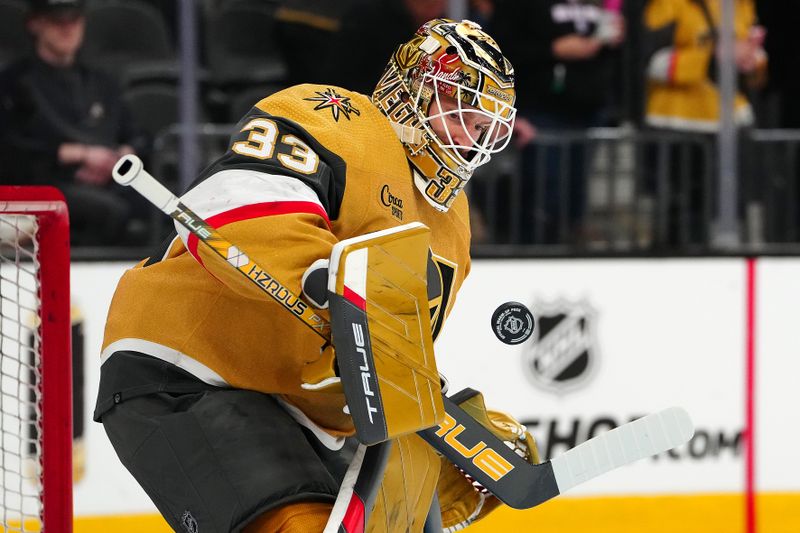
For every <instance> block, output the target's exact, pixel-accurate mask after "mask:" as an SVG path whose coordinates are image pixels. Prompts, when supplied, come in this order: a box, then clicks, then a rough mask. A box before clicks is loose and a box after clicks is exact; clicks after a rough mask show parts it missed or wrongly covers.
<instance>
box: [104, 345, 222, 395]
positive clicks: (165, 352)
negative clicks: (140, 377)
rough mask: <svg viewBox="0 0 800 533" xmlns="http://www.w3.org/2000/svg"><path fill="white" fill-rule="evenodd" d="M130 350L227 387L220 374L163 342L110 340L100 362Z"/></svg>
mask: <svg viewBox="0 0 800 533" xmlns="http://www.w3.org/2000/svg"><path fill="white" fill-rule="evenodd" d="M121 351H132V352H139V353H143V354H145V355H150V356H153V357H155V358H157V359H161V360H162V361H166V362H168V363H172V364H173V365H175V366H177V367H178V368H182V369H183V370H185V371H187V372H188V373H190V374H191V375H193V376H194V377H196V378H197V379H199V380H200V381H202V382H204V383H208V384H209V385H214V386H215V387H229V386H230V385H228V382H227V381H225V380H224V379H222V376H220V375H219V374H217V373H216V372H214V371H213V370H211V369H210V368H209V367H207V366H206V365H204V364H203V363H201V362H200V361H198V360H197V359H194V358H192V357H190V356H188V355H186V354H185V353H182V352H179V351H178V350H174V349H172V348H169V347H167V346H164V345H163V344H158V343H155V342H150V341H146V340H144V339H135V338H127V339H120V340H118V341H115V342H112V343H111V344H109V345H108V346H106V349H105V350H103V352H102V353H101V354H100V363H101V364H102V363H105V362H106V361H107V360H108V359H109V358H110V357H111V356H112V355H113V354H114V352H121Z"/></svg>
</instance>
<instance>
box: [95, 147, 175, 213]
mask: <svg viewBox="0 0 800 533" xmlns="http://www.w3.org/2000/svg"><path fill="white" fill-rule="evenodd" d="M111 174H112V176H114V181H116V182H117V183H119V184H120V185H124V186H126V187H133V188H134V189H136V191H137V192H138V193H139V194H141V195H142V196H144V197H145V198H147V200H148V201H150V203H152V204H153V205H155V206H156V207H158V208H159V209H160V210H161V211H163V212H164V213H166V214H168V215H169V214H171V213H172V212H173V211H174V210H175V207H176V206H177V205H178V202H179V200H178V197H177V196H175V195H174V194H172V193H171V192H170V191H169V189H167V188H166V187H164V186H163V185H161V183H159V182H158V180H157V179H155V178H154V177H153V176H152V175H150V173H149V172H147V171H146V170H145V169H144V165H143V164H142V160H141V159H139V158H138V157H136V156H135V155H126V156H123V157H122V158H120V160H119V161H117V164H116V165H114V170H112V171H111Z"/></svg>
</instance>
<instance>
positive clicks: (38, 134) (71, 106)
mask: <svg viewBox="0 0 800 533" xmlns="http://www.w3.org/2000/svg"><path fill="white" fill-rule="evenodd" d="M83 7H84V6H83V1H82V0H33V1H32V2H31V7H30V13H29V16H28V19H27V22H26V27H27V29H28V31H29V33H30V34H31V36H32V37H33V46H34V54H33V55H32V57H26V58H23V59H21V60H19V61H17V62H16V63H14V64H12V65H10V66H9V67H8V68H7V69H6V70H5V71H3V72H2V73H1V74H0V173H2V179H3V181H4V182H6V183H17V184H48V185H55V186H57V187H58V188H59V189H61V191H62V192H63V193H64V196H65V197H66V199H67V204H68V206H69V210H70V220H71V227H72V239H73V244H75V245H78V246H80V245H110V244H115V243H118V242H119V241H120V239H122V238H123V236H124V234H125V229H126V225H127V223H128V219H129V215H130V212H131V207H130V205H129V204H128V202H127V201H126V199H125V197H123V196H121V194H122V193H121V189H120V190H119V191H118V190H116V189H117V185H116V184H114V183H113V182H112V181H110V180H111V169H112V167H113V165H114V163H115V162H116V160H117V159H118V158H119V157H120V156H121V155H122V154H125V153H133V152H134V151H135V149H136V148H134V147H137V146H140V144H141V141H139V140H137V138H136V136H135V135H134V134H133V132H132V131H130V120H129V119H128V117H127V115H126V111H125V109H124V107H123V104H122V101H121V96H120V93H119V89H118V87H117V85H116V84H115V83H114V82H113V81H112V80H111V79H110V78H108V77H107V76H105V75H104V74H102V73H100V72H98V71H96V70H94V69H92V68H90V67H88V66H86V65H85V64H83V63H82V62H81V61H80V60H79V59H78V56H77V54H78V50H79V48H80V46H81V44H82V41H83V35H84V24H85V17H84V12H83Z"/></svg>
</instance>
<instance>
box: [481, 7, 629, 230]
mask: <svg viewBox="0 0 800 533" xmlns="http://www.w3.org/2000/svg"><path fill="white" fill-rule="evenodd" d="M606 4H613V5H609V6H606ZM492 27H493V28H494V33H495V34H496V36H497V39H498V40H499V41H501V42H504V43H508V45H506V49H507V54H508V58H509V60H510V61H511V63H512V64H513V65H514V68H515V71H516V73H517V80H518V93H517V94H518V102H519V105H518V109H519V113H518V121H519V120H521V119H522V120H524V119H527V120H528V121H530V122H532V123H533V124H534V125H535V126H536V128H538V129H539V130H555V131H581V130H583V129H585V128H589V127H595V126H601V125H606V124H607V123H608V116H609V114H610V102H611V101H612V92H613V87H614V85H613V79H612V74H613V70H614V68H613V67H614V64H615V63H614V62H615V61H617V59H618V52H619V45H620V44H621V43H622V42H623V41H624V39H625V29H626V27H625V19H624V17H623V16H622V15H621V14H620V11H619V2H615V3H614V2H609V1H608V0H607V1H606V2H605V3H604V2H602V1H601V0H538V1H536V2H530V1H526V0H497V1H496V2H495V10H494V18H493V20H492ZM523 124H524V122H523ZM518 133H519V132H518ZM585 156H586V154H585V153H584V150H583V149H582V147H581V146H577V145H571V146H569V147H568V148H566V149H564V150H559V149H557V148H555V147H550V148H544V149H543V148H541V147H537V146H529V147H527V148H526V149H525V151H524V153H523V159H522V161H523V162H522V166H523V168H522V173H523V176H524V177H525V179H524V180H523V184H522V194H523V199H524V202H525V204H524V205H525V206H526V213H525V219H524V227H523V228H522V235H523V240H524V241H525V242H537V243H547V244H552V243H559V242H560V243H563V242H565V241H580V240H582V239H583V238H584V237H585V232H586V228H585V220H584V219H585V207H586V187H587V186H586V175H585V164H584V159H585ZM541 158H544V161H542V160H541ZM563 162H567V163H568V165H567V166H566V167H565V166H563V165H562V163H563ZM564 168H566V169H567V170H566V172H563V170H564ZM537 170H538V171H539V172H541V171H543V172H544V175H539V173H538V172H537ZM530 206H533V207H532V208H531V207H530Z"/></svg>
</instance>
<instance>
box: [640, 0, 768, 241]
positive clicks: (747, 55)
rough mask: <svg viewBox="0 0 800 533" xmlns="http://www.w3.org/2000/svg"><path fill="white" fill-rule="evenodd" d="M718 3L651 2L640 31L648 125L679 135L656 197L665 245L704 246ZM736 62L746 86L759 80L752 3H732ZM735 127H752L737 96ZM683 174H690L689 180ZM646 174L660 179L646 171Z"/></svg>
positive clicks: (715, 102) (715, 123)
mask: <svg viewBox="0 0 800 533" xmlns="http://www.w3.org/2000/svg"><path fill="white" fill-rule="evenodd" d="M721 5H722V2H721V1H720V0H649V1H648V3H647V6H646V8H645V13H644V16H645V27H646V35H645V39H646V41H647V43H648V44H647V48H648V50H649V54H648V56H649V59H648V63H647V79H648V89H647V109H646V112H645V122H646V124H648V125H650V126H652V127H655V128H660V129H664V130H670V131H673V132H681V133H682V134H685V133H692V134H694V135H693V136H691V137H688V136H686V135H683V137H682V138H681V139H680V143H678V142H674V143H671V144H670V152H669V154H668V157H667V158H662V159H661V160H660V161H659V164H661V165H667V164H668V165H669V178H670V182H669V184H668V187H667V190H668V191H669V195H668V196H667V197H665V198H661V199H660V201H662V202H666V205H667V209H668V211H669V217H668V221H669V224H668V227H667V228H666V229H667V232H666V234H664V235H658V236H657V241H656V243H657V244H659V242H658V241H659V239H660V241H661V243H662V244H667V245H686V244H704V243H707V242H708V239H709V234H708V228H709V226H710V221H711V217H712V215H711V209H710V208H709V206H710V204H708V203H706V199H708V198H713V190H714V188H713V187H712V184H713V177H714V176H713V174H712V172H711V168H712V165H711V161H710V160H709V159H710V158H711V157H713V152H714V151H713V150H712V149H709V146H711V147H713V143H714V141H715V137H714V135H713V134H714V133H716V132H717V130H718V129H719V108H720V102H719V90H718V88H717V84H716V81H715V80H716V70H717V67H716V50H717V41H718V38H717V37H718V27H719V21H720V16H721ZM735 13H736V15H735V16H736V20H735V33H736V45H735V61H736V67H737V69H738V72H739V74H740V75H741V79H742V80H744V81H747V80H750V81H753V80H757V79H763V76H761V73H762V72H763V70H764V68H765V67H766V53H765V51H764V48H763V46H762V43H763V40H764V31H763V28H761V27H760V26H756V25H755V9H754V4H753V0H736V1H735ZM734 120H735V123H736V124H737V125H738V126H739V127H746V126H750V125H752V123H753V111H752V108H751V106H750V103H749V102H748V101H747V99H746V97H745V95H744V94H743V93H742V92H739V94H737V95H736V100H735V111H734ZM687 173H688V175H687ZM649 174H650V175H655V174H657V173H656V172H649Z"/></svg>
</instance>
